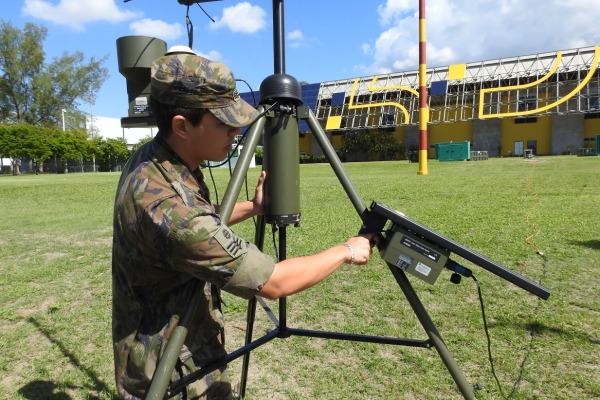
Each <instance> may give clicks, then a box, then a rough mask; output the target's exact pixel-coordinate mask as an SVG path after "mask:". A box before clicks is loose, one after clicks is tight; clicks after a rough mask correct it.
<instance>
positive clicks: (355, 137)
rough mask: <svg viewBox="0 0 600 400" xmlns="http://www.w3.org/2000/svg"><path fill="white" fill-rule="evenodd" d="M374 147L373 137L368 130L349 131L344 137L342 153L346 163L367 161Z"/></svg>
mask: <svg viewBox="0 0 600 400" xmlns="http://www.w3.org/2000/svg"><path fill="white" fill-rule="evenodd" d="M372 147H373V137H372V136H371V134H370V132H369V131H368V130H367V129H360V130H355V131H348V133H346V135H345V136H344V144H343V145H342V149H341V150H342V152H344V153H346V154H345V157H346V161H365V160H366V159H367V158H368V153H369V151H371V148H372Z"/></svg>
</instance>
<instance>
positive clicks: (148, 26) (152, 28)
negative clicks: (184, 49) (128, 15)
mask: <svg viewBox="0 0 600 400" xmlns="http://www.w3.org/2000/svg"><path fill="white" fill-rule="evenodd" d="M129 29H131V31H132V32H133V33H134V34H136V35H143V36H151V37H158V38H161V39H162V40H164V41H166V42H168V41H170V40H175V39H178V38H180V37H181V36H183V35H184V34H187V32H186V31H185V29H183V26H182V25H181V24H179V23H174V24H169V23H166V22H164V21H161V20H156V19H150V18H144V19H140V20H138V21H134V22H132V23H131V24H129Z"/></svg>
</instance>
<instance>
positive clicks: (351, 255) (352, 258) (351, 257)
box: [342, 243, 356, 265]
mask: <svg viewBox="0 0 600 400" xmlns="http://www.w3.org/2000/svg"><path fill="white" fill-rule="evenodd" d="M342 246H344V247H346V248H347V249H348V251H349V252H350V265H354V261H356V259H355V254H354V249H353V248H352V246H350V245H349V244H348V243H343V244H342Z"/></svg>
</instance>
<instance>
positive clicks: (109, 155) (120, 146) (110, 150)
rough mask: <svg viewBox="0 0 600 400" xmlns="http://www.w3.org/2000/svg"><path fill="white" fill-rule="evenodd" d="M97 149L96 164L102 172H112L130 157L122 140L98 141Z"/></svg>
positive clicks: (125, 143)
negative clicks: (97, 163)
mask: <svg viewBox="0 0 600 400" xmlns="http://www.w3.org/2000/svg"><path fill="white" fill-rule="evenodd" d="M98 149H99V155H98V162H99V164H100V168H101V170H103V171H112V170H114V169H115V168H116V167H117V166H118V165H119V163H122V162H124V161H125V160H127V159H128V158H129V156H130V155H131V153H130V152H129V149H128V148H127V142H126V141H125V139H123V138H118V139H106V140H104V139H100V140H99V141H98Z"/></svg>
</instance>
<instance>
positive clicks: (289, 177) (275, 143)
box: [146, 0, 549, 400]
mask: <svg viewBox="0 0 600 400" xmlns="http://www.w3.org/2000/svg"><path fill="white" fill-rule="evenodd" d="M283 2H284V1H283V0H273V22H274V25H273V36H274V55H275V65H274V66H275V68H274V69H275V73H274V75H271V76H269V77H268V78H266V79H265V80H264V81H263V83H262V84H261V87H260V106H259V107H258V109H259V111H261V113H263V114H264V115H263V116H261V117H260V118H259V119H258V120H257V121H256V122H255V123H254V124H253V125H252V126H251V127H250V128H249V129H248V132H247V136H246V143H245V146H244V149H243V151H242V153H241V154H240V158H239V159H238V162H237V164H236V166H235V169H234V172H233V175H232V178H231V180H230V182H229V185H228V187H227V190H226V192H225V194H224V197H223V202H222V204H221V217H222V220H223V221H224V222H227V221H228V220H229V217H230V216H231V212H232V210H233V206H234V205H235V201H236V199H237V197H238V194H239V192H240V190H241V187H242V184H243V180H244V177H245V175H246V171H247V169H248V167H249V166H250V163H251V160H252V157H253V156H254V150H255V148H256V146H257V144H258V142H259V140H260V137H261V135H262V133H263V132H264V142H263V145H264V160H263V168H264V169H265V170H266V171H267V183H266V187H265V190H266V204H265V206H266V214H265V216H264V217H260V218H259V219H258V225H257V229H256V236H255V243H256V245H257V246H258V247H259V248H260V249H262V248H263V245H264V232H265V226H266V224H267V223H270V224H273V225H277V227H278V228H279V229H278V232H279V243H278V245H279V246H278V254H279V259H280V260H285V259H286V249H287V244H286V241H287V226H289V225H297V224H298V223H299V220H300V206H299V178H298V176H299V158H298V154H299V151H298V146H299V144H298V133H299V132H298V121H299V120H303V121H306V122H307V124H308V126H309V128H310V130H311V131H312V133H313V134H314V136H315V138H316V140H317V142H318V144H319V146H320V147H321V149H322V151H323V153H324V154H325V156H327V158H328V159H329V163H330V165H331V167H332V168H333V170H334V172H335V174H336V176H337V178H338V180H339V181H340V183H341V185H342V187H343V189H344V191H345V192H346V194H347V196H348V198H349V199H350V201H351V203H352V205H353V206H354V208H355V210H356V212H357V213H358V215H359V217H360V219H361V221H362V224H363V228H362V231H363V232H381V231H382V230H383V226H384V225H385V223H386V222H387V221H392V222H393V223H395V224H399V225H402V226H403V227H405V229H408V230H410V231H411V232H414V233H415V235H417V236H419V237H421V238H425V239H427V240H429V241H431V242H432V243H439V244H440V245H441V246H442V247H443V248H445V249H447V250H448V251H452V252H454V253H456V254H458V255H460V256H462V257H464V258H466V259H468V260H470V261H473V262H474V263H476V264H477V265H480V266H482V267H483V268H486V269H488V270H489V271H491V272H493V273H495V274H496V275H498V276H500V277H502V278H504V279H507V280H509V281H510V282H512V283H514V284H516V285H517V286H519V287H521V288H523V289H525V290H527V291H529V292H531V293H533V294H535V295H537V296H540V297H542V298H544V299H545V298H547V297H548V295H549V292H548V291H547V290H546V289H545V288H543V287H541V286H539V285H538V284H537V283H535V282H531V281H529V280H528V279H526V278H523V277H521V276H519V275H517V274H515V273H513V272H512V271H509V270H507V269H505V268H504V267H502V266H501V265H499V264H496V263H495V262H493V261H491V260H488V259H487V258H485V257H483V256H481V255H479V254H477V253H475V252H473V251H472V250H470V249H468V248H466V247H464V246H462V245H460V244H459V243H456V242H454V241H452V240H450V239H448V238H445V237H443V236H441V235H439V234H437V233H435V232H433V231H431V230H429V229H428V228H426V227H424V226H422V225H419V224H418V223H415V222H414V221H410V220H408V219H406V218H404V217H403V216H401V215H400V214H397V213H395V212H394V211H392V210H389V209H388V208H386V207H385V206H381V205H379V204H376V203H373V204H372V205H371V207H370V208H368V207H367V206H366V204H365V202H364V201H363V199H362V198H361V197H360V195H359V194H358V192H357V190H356V188H355V187H354V185H353V183H352V182H351V180H350V178H349V176H348V174H347V173H346V171H345V170H344V168H343V166H342V163H341V161H340V160H339V158H338V156H337V154H336V152H335V150H334V148H333V146H332V145H331V143H330V142H329V140H328V138H327V135H326V134H325V132H324V131H323V129H322V128H321V126H320V125H319V123H318V121H317V119H316V117H315V115H314V114H313V112H312V111H311V110H310V108H308V107H306V106H303V105H302V97H301V90H300V85H299V83H298V82H297V81H296V79H295V78H293V77H291V76H289V75H287V74H286V73H285V54H284V53H285V48H284V10H283ZM387 264H388V266H389V268H390V271H391V272H392V275H393V276H394V278H395V279H396V281H397V283H398V285H399V286H400V288H401V289H402V291H403V293H404V295H405V297H406V299H407V301H408V302H409V304H410V306H411V307H412V309H413V311H414V312H415V315H416V316H417V318H418V320H419V322H420V323H421V325H422V327H423V329H424V330H425V332H426V334H427V336H428V339H427V340H414V339H401V338H393V337H382V336H369V335H360V334H347V333H339V332H325V331H315V330H306V329H296V328H290V327H288V326H287V307H286V306H287V300H286V298H282V299H280V300H279V318H278V319H277V318H276V317H275V316H274V315H273V314H272V313H271V312H270V311H269V310H268V307H266V305H265V304H264V303H262V305H263V308H264V309H265V311H267V313H269V314H270V317H271V320H272V321H273V322H274V324H275V329H273V330H271V331H270V332H269V333H267V334H266V335H264V336H262V337H260V338H258V339H256V340H253V327H254V321H255V315H256V308H257V303H258V302H259V301H261V302H262V300H261V299H258V298H257V297H254V298H253V299H251V300H250V301H249V302H248V310H247V329H246V338H245V345H244V346H243V347H241V348H239V349H237V350H235V351H233V352H231V353H229V354H228V355H227V356H226V357H224V358H223V359H221V360H218V361H216V362H214V363H212V364H211V365H208V366H205V367H203V368H201V369H200V370H198V371H196V372H194V373H192V374H190V375H187V376H186V377H184V378H182V379H180V380H178V381H176V382H173V383H171V384H169V380H170V378H171V373H172V371H173V369H174V367H175V363H176V361H177V357H178V356H179V353H180V351H181V348H182V346H183V342H184V340H185V336H186V334H187V328H186V327H187V326H188V324H189V322H190V318H191V316H192V315H193V314H194V310H195V308H196V306H197V304H198V301H197V300H198V299H199V298H200V295H201V294H202V290H200V289H197V290H196V296H195V298H194V299H193V300H192V302H191V303H190V304H191V306H190V308H189V309H188V310H187V312H186V315H185V316H184V317H183V319H182V320H181V323H180V325H179V326H178V327H177V328H176V329H175V331H174V332H173V334H172V336H171V338H170V340H169V343H168V345H167V349H166V350H165V352H164V355H163V357H162V358H161V361H160V363H159V365H158V368H157V370H156V372H155V375H154V377H153V380H152V384H151V387H150V390H149V391H148V395H147V397H146V398H147V399H153V400H158V399H163V398H164V397H165V396H166V397H171V396H174V395H176V394H177V393H179V392H181V391H182V390H183V389H184V388H185V386H187V385H189V384H190V383H192V382H194V381H196V380H198V379H200V378H202V377H203V376H205V375H206V374H208V373H210V372H212V371H214V370H215V369H217V368H220V367H224V366H225V365H227V364H228V363H229V362H231V361H233V360H235V359H237V358H239V357H242V356H243V357H244V358H243V364H242V377H241V384H240V395H241V397H244V396H245V394H246V384H247V377H248V367H249V364H250V353H251V351H252V350H254V349H256V348H258V347H260V346H262V345H263V344H266V343H268V342H270V341H271V340H273V339H275V338H287V337H290V336H293V335H296V336H308V337H316V338H324V339H338V340H349V341H358V342H370V343H380V344H391V345H400V346H411V347H421V348H431V347H434V348H435V349H436V350H437V352H438V354H439V356H440V358H441V359H442V361H443V363H444V364H445V366H446V368H447V369H448V371H449V373H450V374H451V376H452V378H453V379H454V382H455V383H456V385H457V387H458V389H459V390H460V392H461V393H462V395H463V396H464V398H466V399H474V398H475V397H474V393H473V388H472V387H471V385H469V383H468V382H467V380H466V378H465V376H464V374H463V372H462V371H461V369H460V368H459V366H458V365H457V363H456V361H455V360H454V358H453V356H452V355H451V353H450V351H449V350H448V348H447V347H446V344H445V343H444V341H443V339H442V338H441V336H440V334H439V332H438V330H437V328H436V327H435V325H434V323H433V321H432V320H431V318H430V317H429V315H428V313H427V311H426V310H425V308H424V307H423V304H422V303H421V301H420V299H419V297H418V296H417V294H416V293H415V291H414V289H413V287H412V285H411V283H410V282H409V280H408V279H407V276H406V275H405V273H404V271H403V270H402V269H400V268H398V267H397V266H395V265H393V264H391V263H390V262H388V263H387ZM453 270H454V271H455V273H456V271H457V270H456V269H453ZM467 271H468V270H467ZM469 272H470V271H469ZM459 273H460V270H459ZM463 273H464V271H463Z"/></svg>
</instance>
